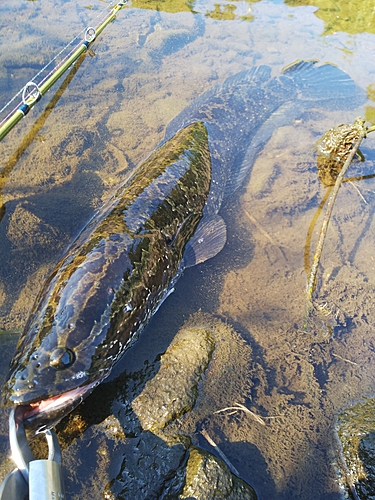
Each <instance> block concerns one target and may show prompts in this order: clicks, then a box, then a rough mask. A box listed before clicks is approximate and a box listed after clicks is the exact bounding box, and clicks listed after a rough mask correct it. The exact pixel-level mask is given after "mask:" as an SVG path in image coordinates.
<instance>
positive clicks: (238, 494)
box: [179, 447, 257, 500]
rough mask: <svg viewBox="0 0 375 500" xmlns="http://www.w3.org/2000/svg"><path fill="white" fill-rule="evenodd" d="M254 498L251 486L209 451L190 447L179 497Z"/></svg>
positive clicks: (210, 499)
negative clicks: (184, 479)
mask: <svg viewBox="0 0 375 500" xmlns="http://www.w3.org/2000/svg"><path fill="white" fill-rule="evenodd" d="M188 498H189V499H190V498H194V499H196V500H219V499H225V500H238V499H239V498H241V500H256V499H257V496H256V494H255V491H254V490H253V488H252V487H251V486H249V485H248V484H247V483H245V482H244V481H243V480H242V479H240V478H238V477H237V476H235V475H234V474H232V473H231V472H230V470H229V469H228V467H227V466H226V464H225V463H224V462H223V461H222V460H220V459H219V458H217V457H215V456H214V455H212V454H211V453H208V452H207V451H204V450H202V449H199V448H195V447H193V448H191V450H190V456H189V460H188V462H187V464H186V481H185V487H184V490H183V492H182V494H181V495H180V496H179V499H181V500H182V499H188Z"/></svg>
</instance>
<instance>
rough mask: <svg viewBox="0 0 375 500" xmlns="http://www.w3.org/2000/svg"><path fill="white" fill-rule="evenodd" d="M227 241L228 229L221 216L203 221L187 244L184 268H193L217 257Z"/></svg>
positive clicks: (214, 216) (213, 216)
mask: <svg viewBox="0 0 375 500" xmlns="http://www.w3.org/2000/svg"><path fill="white" fill-rule="evenodd" d="M226 240H227V228H226V226H225V222H224V221H223V219H222V218H221V217H220V216H219V215H212V216H210V217H207V218H205V219H203V222H201V224H200V225H199V227H198V229H197V231H196V232H195V234H194V236H193V237H192V239H191V240H190V241H189V242H188V243H187V245H186V248H185V253H184V257H183V262H184V267H192V266H195V265H196V264H200V263H201V262H204V261H206V260H208V259H211V258H212V257H215V255H217V254H218V253H219V252H220V251H221V250H222V249H223V247H224V245H225V242H226Z"/></svg>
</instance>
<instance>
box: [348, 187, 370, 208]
mask: <svg viewBox="0 0 375 500" xmlns="http://www.w3.org/2000/svg"><path fill="white" fill-rule="evenodd" d="M349 182H350V185H351V186H353V187H354V189H355V190H356V191H357V193H358V194H359V196H360V197H361V198H362V200H363V202H364V203H366V205H368V203H367V201H366V199H365V197H364V196H363V194H362V193H361V191H360V190H359V188H358V187H357V186H356V185H355V184H353V182H352V181H349Z"/></svg>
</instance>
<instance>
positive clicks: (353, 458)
mask: <svg viewBox="0 0 375 500" xmlns="http://www.w3.org/2000/svg"><path fill="white" fill-rule="evenodd" d="M338 436H339V439H340V441H341V445H342V450H343V458H344V460H345V467H344V468H346V470H344V476H346V479H347V482H349V484H350V485H351V486H352V488H355V491H356V493H357V495H358V497H359V498H360V499H361V500H362V499H363V500H375V399H369V400H367V401H365V402H360V403H358V404H356V405H355V406H353V407H352V408H348V409H345V410H344V411H343V412H342V413H341V414H340V416H339V419H338Z"/></svg>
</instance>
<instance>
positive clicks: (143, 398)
mask: <svg viewBox="0 0 375 500" xmlns="http://www.w3.org/2000/svg"><path fill="white" fill-rule="evenodd" d="M214 348H215V339H214V336H213V334H212V332H211V331H210V330H209V329H207V328H188V329H183V330H181V331H180V332H179V333H178V334H177V335H176V337H175V339H174V340H173V342H172V344H171V345H170V347H169V348H168V349H167V351H166V352H165V354H164V355H163V356H162V357H161V366H160V370H159V372H158V373H157V375H156V376H155V377H154V378H153V379H152V380H150V381H149V382H147V384H146V386H145V388H144V389H143V391H142V393H141V394H140V395H139V396H138V397H137V398H135V400H134V401H133V404H132V407H133V411H134V413H135V414H136V415H137V417H138V418H139V421H140V422H141V425H142V427H143V429H145V430H154V431H156V430H158V429H163V428H164V427H165V426H166V425H167V424H168V423H170V422H172V421H173V420H176V419H177V418H179V417H180V416H181V415H183V414H185V413H187V412H189V411H191V410H192V409H193V407H194V404H195V402H196V400H197V397H198V383H199V382H200V380H201V379H202V377H203V374H204V372H205V371H206V369H207V367H208V364H209V362H210V359H211V356H212V353H213V350H214Z"/></svg>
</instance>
